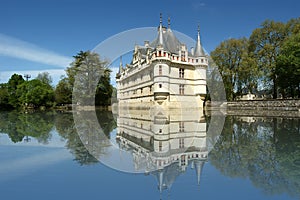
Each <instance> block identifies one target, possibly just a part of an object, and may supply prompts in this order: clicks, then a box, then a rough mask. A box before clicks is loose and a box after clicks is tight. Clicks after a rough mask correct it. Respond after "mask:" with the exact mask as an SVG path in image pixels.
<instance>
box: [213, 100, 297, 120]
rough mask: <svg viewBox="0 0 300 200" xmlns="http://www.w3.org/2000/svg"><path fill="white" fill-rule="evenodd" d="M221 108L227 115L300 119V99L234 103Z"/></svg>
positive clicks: (227, 103)
mask: <svg viewBox="0 0 300 200" xmlns="http://www.w3.org/2000/svg"><path fill="white" fill-rule="evenodd" d="M219 108H221V109H222V110H223V112H225V113H226V114H227V115H239V116H278V117H300V99H293V100H292V99H290V100H248V101H247V100H245V101H232V102H226V103H223V104H222V105H221V106H220V107H219Z"/></svg>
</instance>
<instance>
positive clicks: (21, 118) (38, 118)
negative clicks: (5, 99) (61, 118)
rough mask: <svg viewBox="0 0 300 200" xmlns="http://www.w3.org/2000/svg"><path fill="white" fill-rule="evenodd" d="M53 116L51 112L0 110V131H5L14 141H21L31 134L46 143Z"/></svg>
mask: <svg viewBox="0 0 300 200" xmlns="http://www.w3.org/2000/svg"><path fill="white" fill-rule="evenodd" d="M53 118H54V113H53V112H47V113H43V112H32V113H21V112H17V111H11V112H0V131H1V132H3V133H7V134H8V136H9V137H10V139H11V141H13V142H14V143H16V142H21V141H22V140H23V138H24V137H25V136H31V137H34V138H36V139H37V140H38V142H40V143H44V144H47V143H48V142H49V140H50V139H51V134H50V131H51V130H52V128H53Z"/></svg>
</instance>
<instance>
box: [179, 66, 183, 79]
mask: <svg viewBox="0 0 300 200" xmlns="http://www.w3.org/2000/svg"><path fill="white" fill-rule="evenodd" d="M179 78H184V69H183V68H179Z"/></svg>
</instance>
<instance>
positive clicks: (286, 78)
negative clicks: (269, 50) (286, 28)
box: [275, 33, 300, 97]
mask: <svg viewBox="0 0 300 200" xmlns="http://www.w3.org/2000/svg"><path fill="white" fill-rule="evenodd" d="M275 73H276V75H277V77H278V86H279V87H280V91H281V93H282V94H283V97H286V96H291V97H295V96H298V97H299V96H300V33H298V34H296V35H292V36H290V37H289V38H288V39H287V40H286V41H285V42H284V44H283V45H282V47H281V51H280V55H279V56H278V58H277V62H276V70H275Z"/></svg>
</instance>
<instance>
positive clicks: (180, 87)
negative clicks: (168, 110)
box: [179, 85, 184, 95]
mask: <svg viewBox="0 0 300 200" xmlns="http://www.w3.org/2000/svg"><path fill="white" fill-rule="evenodd" d="M179 94H180V95H184V85H179Z"/></svg>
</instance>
